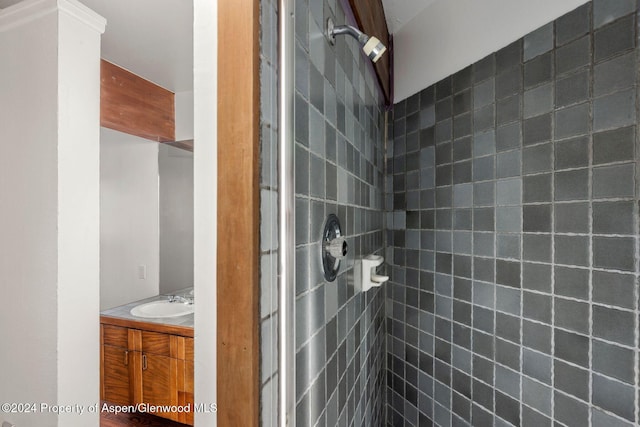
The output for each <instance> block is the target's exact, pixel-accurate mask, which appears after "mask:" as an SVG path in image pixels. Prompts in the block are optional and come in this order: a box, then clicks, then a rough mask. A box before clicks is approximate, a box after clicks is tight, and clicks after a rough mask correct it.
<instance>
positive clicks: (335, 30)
mask: <svg viewBox="0 0 640 427" xmlns="http://www.w3.org/2000/svg"><path fill="white" fill-rule="evenodd" d="M329 31H330V32H329V35H330V37H331V39H335V36H338V35H341V34H348V35H350V36H352V37H353V38H355V39H357V40H358V42H360V44H363V43H366V42H367V40H369V36H367V35H366V34H364V33H363V32H362V31H360V30H358V29H357V28H355V27H352V26H351V25H334V26H332V27H331V28H330V30H329Z"/></svg>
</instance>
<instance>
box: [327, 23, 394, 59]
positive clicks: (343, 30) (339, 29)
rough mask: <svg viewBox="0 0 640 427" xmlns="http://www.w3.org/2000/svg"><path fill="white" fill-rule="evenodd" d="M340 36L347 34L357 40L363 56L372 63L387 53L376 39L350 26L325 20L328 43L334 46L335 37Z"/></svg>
mask: <svg viewBox="0 0 640 427" xmlns="http://www.w3.org/2000/svg"><path fill="white" fill-rule="evenodd" d="M342 34H348V35H350V36H351V37H353V38H354V39H356V40H358V43H360V46H361V47H362V50H363V51H364V53H365V55H367V56H368V57H369V59H370V60H371V61H372V62H374V63H375V62H377V61H378V59H380V57H381V56H382V55H384V53H385V52H386V51H387V48H386V47H385V45H383V44H382V42H381V41H380V40H378V38H376V37H373V36H368V35H366V34H365V33H363V32H362V31H360V30H358V29H357V28H356V27H352V26H351V25H335V24H334V23H333V19H331V18H329V19H328V20H327V38H328V39H329V43H331V44H335V42H336V37H335V36H339V35H342Z"/></svg>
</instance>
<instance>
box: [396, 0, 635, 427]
mask: <svg viewBox="0 0 640 427" xmlns="http://www.w3.org/2000/svg"><path fill="white" fill-rule="evenodd" d="M636 11H637V6H636V1H635V0H634V1H628V0H624V1H611V0H594V2H593V3H591V2H590V3H587V4H586V5H584V6H582V7H580V8H578V9H576V10H575V11H573V12H571V13H569V14H567V15H565V16H563V17H561V18H559V19H558V20H556V21H554V22H552V23H550V24H548V25H545V26H543V27H542V28H540V29H538V30H536V31H534V32H532V33H531V34H529V35H527V36H525V37H524V38H523V39H521V40H518V41H516V42H515V43H513V44H511V45H509V46H507V47H505V48H504V49H501V50H500V51H498V52H496V53H495V54H492V55H490V56H488V57H486V58H484V59H483V60H481V61H479V62H477V63H475V64H473V65H472V66H470V67H468V68H466V69H464V70H462V71H460V72H458V73H456V74H454V75H453V76H450V77H448V78H446V79H444V80H442V81H440V82H438V83H437V84H435V85H433V86H432V87H429V88H427V89H425V90H423V91H422V92H420V93H418V94H416V95H414V96H412V97H410V98H409V99H407V100H405V101H402V102H400V103H398V104H396V105H395V107H394V119H393V122H392V125H391V126H390V128H389V132H390V138H392V139H393V142H392V143H391V142H390V143H389V146H388V154H389V160H388V165H387V172H388V175H387V176H386V178H385V188H386V190H387V193H386V196H385V199H386V200H385V203H386V207H387V213H386V226H387V241H388V245H389V247H388V248H387V250H386V254H387V259H388V260H389V261H390V262H391V263H392V266H391V276H392V283H391V284H390V285H388V287H387V295H386V298H387V299H386V315H387V352H388V354H387V385H388V388H387V399H386V401H387V406H388V408H387V424H388V425H394V426H400V425H414V426H418V425H419V426H429V425H438V426H469V425H473V426H490V425H499V426H501V425H516V426H520V425H522V426H551V425H566V426H586V425H593V426H627V425H634V424H635V425H637V424H638V423H639V422H640V418H639V415H640V414H639V409H638V374H637V372H638V333H639V331H638V273H639V270H638V249H637V247H638V186H637V185H636V169H637V166H636V164H637V161H638V159H639V155H638V148H637V145H638V137H637V123H638V108H637V106H636V105H637V96H638V95H637V83H638V73H637V70H638V54H639V53H640V52H639V50H638V48H637V30H636V28H637V22H638V18H637V13H636Z"/></svg>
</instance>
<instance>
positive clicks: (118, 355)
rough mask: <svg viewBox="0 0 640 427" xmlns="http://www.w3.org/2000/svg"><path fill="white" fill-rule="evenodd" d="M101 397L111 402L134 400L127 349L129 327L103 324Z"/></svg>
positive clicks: (130, 401)
mask: <svg viewBox="0 0 640 427" xmlns="http://www.w3.org/2000/svg"><path fill="white" fill-rule="evenodd" d="M100 329H101V334H100V337H101V343H102V346H101V347H102V348H101V355H100V356H101V358H102V370H101V372H100V376H101V379H102V387H101V390H100V391H101V393H100V398H101V399H103V400H106V401H108V402H111V403H116V404H120V405H129V404H131V403H132V402H133V395H132V389H131V383H130V381H129V378H130V353H129V351H128V349H127V329H126V328H119V327H114V326H107V325H104V326H101V328H100Z"/></svg>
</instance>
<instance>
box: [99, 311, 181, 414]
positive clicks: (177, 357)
mask: <svg viewBox="0 0 640 427" xmlns="http://www.w3.org/2000/svg"><path fill="white" fill-rule="evenodd" d="M133 323H135V322H133ZM132 326H138V327H139V326H140V325H132ZM100 329H101V336H102V337H101V361H102V369H101V380H102V381H101V384H102V386H101V398H102V399H103V400H105V401H108V402H112V403H117V404H121V405H134V404H137V403H145V404H147V405H153V406H183V407H184V406H186V405H188V404H191V408H193V338H192V337H185V336H181V335H176V334H175V331H172V332H174V333H165V332H158V331H149V330H143V329H138V328H133V327H125V326H114V325H107V324H104V323H103V324H101V328H100ZM154 329H156V330H157V329H158V327H157V326H156V327H154ZM174 329H175V328H174ZM154 415H157V416H160V417H164V418H168V419H171V420H174V421H179V422H181V423H184V424H189V425H193V412H154Z"/></svg>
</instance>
